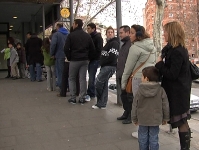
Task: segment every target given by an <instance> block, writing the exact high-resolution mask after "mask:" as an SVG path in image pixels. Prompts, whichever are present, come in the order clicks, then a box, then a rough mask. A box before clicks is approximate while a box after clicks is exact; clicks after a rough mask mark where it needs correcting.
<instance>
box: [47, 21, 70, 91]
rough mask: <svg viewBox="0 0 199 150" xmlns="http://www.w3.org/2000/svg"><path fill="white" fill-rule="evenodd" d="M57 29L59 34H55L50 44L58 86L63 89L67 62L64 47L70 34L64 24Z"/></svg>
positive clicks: (57, 26) (59, 24)
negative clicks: (63, 76) (63, 75)
mask: <svg viewBox="0 0 199 150" xmlns="http://www.w3.org/2000/svg"><path fill="white" fill-rule="evenodd" d="M56 29H57V32H55V33H53V35H52V39H51V43H50V55H51V56H52V58H55V70H56V76H57V85H58V87H59V88H60V89H61V84H62V74H63V70H64V62H65V54H64V45H65V41H66V38H67V36H68V34H69V32H68V30H66V29H65V28H64V27H63V24H61V23H58V24H57V25H56Z"/></svg>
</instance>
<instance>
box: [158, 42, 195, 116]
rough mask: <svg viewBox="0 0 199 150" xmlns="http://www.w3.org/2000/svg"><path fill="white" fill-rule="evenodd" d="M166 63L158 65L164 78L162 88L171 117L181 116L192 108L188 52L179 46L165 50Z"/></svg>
mask: <svg viewBox="0 0 199 150" xmlns="http://www.w3.org/2000/svg"><path fill="white" fill-rule="evenodd" d="M164 52H166V53H165V63H164V62H163V61H160V62H158V63H157V64H156V67H157V68H158V69H159V71H160V73H161V75H162V76H163V78H162V87H163V88H164V89H165V91H166V94H167V96H168V100H169V106H170V115H171V116H173V115H180V114H183V113H185V112H187V111H188V110H189V108H190V93H191V83H192V81H191V74H190V68H189V56H188V51H187V50H186V49H185V48H184V47H182V46H178V47H176V48H172V47H171V46H170V47H167V49H164Z"/></svg>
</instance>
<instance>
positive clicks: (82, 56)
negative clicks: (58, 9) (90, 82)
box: [65, 19, 95, 104]
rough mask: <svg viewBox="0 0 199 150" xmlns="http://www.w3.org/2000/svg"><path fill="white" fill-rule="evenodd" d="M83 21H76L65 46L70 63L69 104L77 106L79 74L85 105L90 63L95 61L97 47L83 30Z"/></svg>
mask: <svg viewBox="0 0 199 150" xmlns="http://www.w3.org/2000/svg"><path fill="white" fill-rule="evenodd" d="M82 26H83V21H82V20H81V19H75V20H74V22H73V32H71V33H70V34H69V35H68V37H67V39H66V44H65V54H66V57H67V59H68V60H69V61H70V63H69V90H70V95H71V98H70V99H69V100H68V102H70V103H72V104H76V82H77V81H76V78H77V75H78V74H79V82H80V95H79V103H80V104H84V103H85V96H86V89H87V82H86V73H87V69H88V61H89V60H92V59H93V55H94V53H95V46H94V44H93V41H92V39H91V36H90V35H89V34H88V33H86V32H84V31H83V29H82Z"/></svg>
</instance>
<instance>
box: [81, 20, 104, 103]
mask: <svg viewBox="0 0 199 150" xmlns="http://www.w3.org/2000/svg"><path fill="white" fill-rule="evenodd" d="M87 32H88V34H90V35H91V38H92V40H93V43H94V45H95V51H96V53H95V54H94V57H93V59H92V60H90V62H89V64H88V74H89V80H88V89H87V96H86V99H85V100H86V101H90V99H91V98H94V97H95V96H96V95H95V78H96V72H97V69H98V67H99V60H100V55H101V51H102V47H103V39H102V36H101V33H98V32H97V31H96V25H95V24H94V23H89V24H88V25H87Z"/></svg>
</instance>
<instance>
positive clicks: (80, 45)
mask: <svg viewBox="0 0 199 150" xmlns="http://www.w3.org/2000/svg"><path fill="white" fill-rule="evenodd" d="M64 52H65V55H66V57H67V59H68V60H69V61H83V60H92V59H93V54H94V53H95V46H94V44H93V41H92V39H91V36H90V35H89V34H88V33H86V32H84V31H83V30H82V28H75V29H74V31H73V32H71V33H70V34H69V35H68V37H67V39H66V43H65V47H64Z"/></svg>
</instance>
